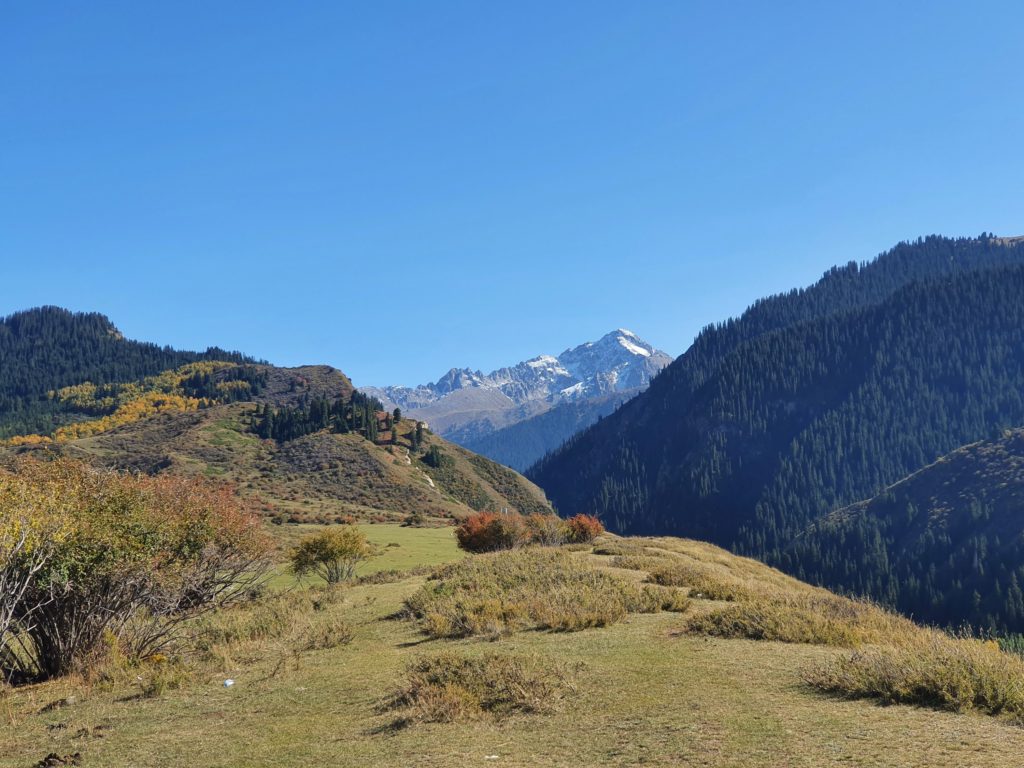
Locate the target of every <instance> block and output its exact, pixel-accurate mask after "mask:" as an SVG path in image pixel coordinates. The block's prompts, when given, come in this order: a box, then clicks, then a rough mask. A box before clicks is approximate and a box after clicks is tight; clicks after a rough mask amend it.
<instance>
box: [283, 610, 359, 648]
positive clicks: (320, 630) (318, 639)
mask: <svg viewBox="0 0 1024 768" xmlns="http://www.w3.org/2000/svg"><path fill="white" fill-rule="evenodd" d="M353 637H355V633H354V632H353V631H352V627H351V626H350V625H349V624H348V622H346V621H345V620H344V619H343V618H341V617H340V616H336V615H328V616H323V617H318V618H316V619H313V620H312V621H310V622H309V624H308V625H306V627H305V628H303V629H302V630H301V633H300V636H299V640H298V642H297V644H296V649H297V650H299V651H325V650H327V649H328V648H337V647H338V646H339V645H348V644H349V643H351V642H352V638H353Z"/></svg>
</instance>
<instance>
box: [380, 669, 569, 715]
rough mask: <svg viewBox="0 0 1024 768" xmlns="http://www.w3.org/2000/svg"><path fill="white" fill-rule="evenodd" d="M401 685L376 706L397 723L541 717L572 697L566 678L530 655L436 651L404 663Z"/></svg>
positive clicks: (563, 674) (563, 670)
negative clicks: (394, 714) (394, 715)
mask: <svg viewBox="0 0 1024 768" xmlns="http://www.w3.org/2000/svg"><path fill="white" fill-rule="evenodd" d="M405 675H406V680H405V683H404V684H403V685H402V686H401V687H400V688H398V689H397V690H396V691H395V692H394V693H393V694H392V695H391V697H390V698H389V699H388V700H387V701H386V702H385V703H384V704H383V705H382V706H381V707H380V709H382V710H384V711H388V710H400V711H402V712H403V713H404V716H403V717H402V719H401V720H399V721H398V723H397V725H406V724H409V723H415V722H430V723H449V722H456V721H466V720H479V719H481V718H504V717H508V716H510V715H513V714H547V713H550V712H553V711H556V710H557V709H558V706H559V705H560V704H561V702H562V701H563V700H564V699H565V698H566V697H567V696H569V695H571V694H573V693H575V686H574V685H573V680H572V674H571V673H570V672H568V671H566V670H565V669H563V668H562V667H560V666H558V665H553V664H551V663H550V662H548V661H543V660H541V659H539V658H537V657H533V656H518V655H509V654H498V653H488V654H484V655H482V656H478V657H467V656H460V655H458V654H455V653H451V652H449V653H442V654H440V655H438V656H433V657H427V658H421V659H417V660H414V661H412V662H410V664H409V665H408V667H407V668H406V672H405Z"/></svg>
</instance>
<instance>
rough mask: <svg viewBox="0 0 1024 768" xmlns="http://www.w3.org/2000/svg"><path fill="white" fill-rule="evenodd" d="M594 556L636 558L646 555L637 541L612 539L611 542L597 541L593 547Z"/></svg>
mask: <svg viewBox="0 0 1024 768" xmlns="http://www.w3.org/2000/svg"><path fill="white" fill-rule="evenodd" d="M594 554H595V555H610V556H612V557H627V556H631V555H632V556H638V555H645V554H647V548H646V547H645V546H644V545H643V544H642V543H641V542H639V541H632V540H630V539H612V540H611V541H599V542H598V544H597V546H595V547H594Z"/></svg>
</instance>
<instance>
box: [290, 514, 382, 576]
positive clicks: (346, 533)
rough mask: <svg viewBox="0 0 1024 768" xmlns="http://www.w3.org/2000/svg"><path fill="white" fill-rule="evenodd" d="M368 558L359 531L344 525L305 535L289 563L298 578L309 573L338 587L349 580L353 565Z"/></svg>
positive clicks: (370, 553)
mask: <svg viewBox="0 0 1024 768" xmlns="http://www.w3.org/2000/svg"><path fill="white" fill-rule="evenodd" d="M372 555H373V549H372V548H371V547H370V544H369V542H368V541H367V540H366V536H365V535H364V534H363V532H362V531H360V530H359V529H358V528H355V527H354V526H351V525H345V526H340V527H338V528H327V529H326V530H323V531H320V532H319V533H314V534H312V535H311V536H307V537H306V538H305V539H303V540H302V541H301V542H299V544H298V545H297V546H296V547H295V548H294V549H293V550H292V552H291V555H290V557H289V560H290V563H291V567H292V571H293V572H294V573H295V575H296V576H298V577H299V578H302V577H304V576H308V575H309V574H311V573H312V574H316V575H317V576H319V577H321V578H322V579H323V580H324V581H326V582H327V583H328V584H340V583H341V582H343V581H348V580H349V579H351V578H352V577H353V576H354V575H355V570H356V566H357V565H359V563H361V562H363V561H364V560H367V559H368V558H370V557H371V556H372Z"/></svg>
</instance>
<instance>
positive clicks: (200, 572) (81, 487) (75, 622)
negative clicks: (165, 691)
mask: <svg viewBox="0 0 1024 768" xmlns="http://www.w3.org/2000/svg"><path fill="white" fill-rule="evenodd" d="M0 477H2V481H0V531H11V530H14V531H18V530H23V529H24V528H25V525H26V524H25V523H24V521H25V520H28V519H31V522H30V523H28V526H29V527H30V529H31V530H32V531H34V533H33V534H32V535H31V536H29V537H28V538H26V541H32V540H33V539H32V536H36V537H37V538H39V537H40V536H41V535H42V534H41V532H46V535H47V536H48V538H47V540H46V544H45V556H40V555H38V554H37V553H39V552H40V551H41V550H40V549H39V548H38V547H35V546H25V545H24V544H23V545H21V547H20V548H17V547H12V546H10V545H7V546H5V548H4V549H3V551H2V552H0V558H2V560H0V573H4V574H6V576H5V577H4V578H10V579H11V583H14V584H16V585H21V586H20V588H19V590H18V592H17V597H16V598H15V600H16V601H15V602H14V605H13V609H12V610H11V611H10V612H11V622H10V625H9V626H8V628H7V631H6V635H4V636H2V637H0V673H2V674H3V675H4V676H5V677H6V678H7V679H8V680H13V681H25V680H34V679H45V678H50V677H56V676H59V675H63V674H66V673H67V672H69V671H71V670H72V669H75V668H76V667H78V666H80V665H82V664H86V663H88V660H89V659H90V658H91V657H92V655H93V654H94V652H95V651H96V650H97V648H98V646H99V645H100V643H101V640H102V638H103V636H104V635H105V634H107V633H109V634H111V635H113V636H114V637H116V638H117V639H118V640H119V641H120V642H122V643H124V644H126V645H128V646H130V647H129V648H128V650H129V651H130V652H131V653H132V654H134V655H136V656H139V657H145V656H148V655H150V654H152V653H154V652H156V651H157V650H159V649H160V648H162V647H164V646H165V645H167V644H168V643H170V642H171V641H172V640H173V639H174V638H175V636H176V634H177V631H178V629H179V628H180V626H181V624H182V623H183V622H184V621H185V620H187V619H188V618H190V617H192V616H195V615H197V614H199V613H202V612H203V611H205V610H208V609H210V608H212V607H216V606H219V605H223V604H225V603H226V602H228V601H230V600H232V599H233V598H235V597H237V596H238V595H240V594H241V593H242V592H243V591H244V590H245V589H247V588H248V587H250V586H251V585H252V584H253V583H254V582H256V581H258V580H259V579H261V578H262V576H263V575H264V573H265V572H266V567H267V564H268V563H267V553H268V551H269V544H268V542H267V540H266V538H265V536H264V535H263V534H262V532H261V529H260V527H259V522H258V520H257V519H256V517H255V516H253V515H251V514H249V512H248V510H247V509H246V508H245V507H243V506H242V504H241V502H240V501H239V499H238V497H237V496H236V495H235V494H234V493H233V492H232V491H231V490H230V489H229V488H226V487H224V486H215V485H211V484H209V483H206V482H201V481H196V480H187V479H183V478H177V477H172V476H161V477H157V478H151V477H144V476H136V475H128V474H122V473H117V472H111V471H99V470H95V469H92V468H90V467H88V466H86V465H84V464H81V463H78V462H74V461H70V460H66V459H60V460H55V461H51V462H46V461H40V460H38V459H31V458H30V459H23V460H21V461H19V462H18V464H17V465H16V467H15V469H14V471H13V472H3V473H0ZM26 499H28V500H30V501H29V503H28V504H26ZM26 510H30V511H31V518H29V517H27V516H26ZM8 535H9V534H8ZM14 536H15V537H17V540H19V541H20V540H21V536H20V534H18V533H17V532H16V533H15V534H14ZM12 574H13V577H12ZM5 594H7V595H8V599H10V595H9V594H8V593H6V592H5Z"/></svg>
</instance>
